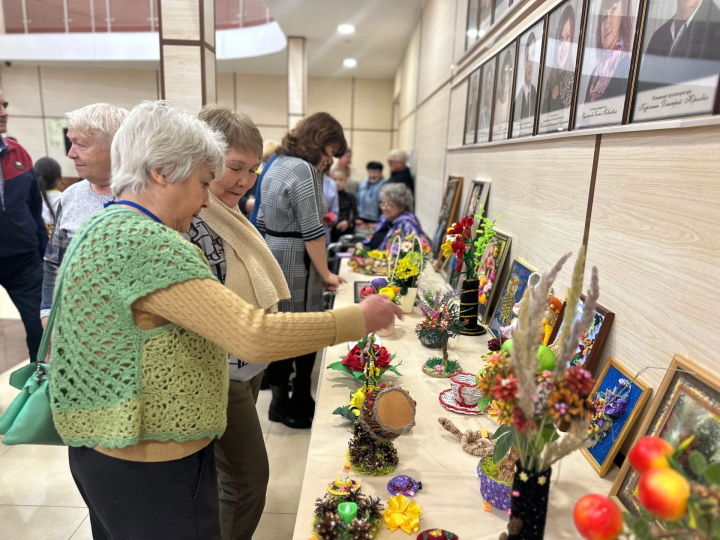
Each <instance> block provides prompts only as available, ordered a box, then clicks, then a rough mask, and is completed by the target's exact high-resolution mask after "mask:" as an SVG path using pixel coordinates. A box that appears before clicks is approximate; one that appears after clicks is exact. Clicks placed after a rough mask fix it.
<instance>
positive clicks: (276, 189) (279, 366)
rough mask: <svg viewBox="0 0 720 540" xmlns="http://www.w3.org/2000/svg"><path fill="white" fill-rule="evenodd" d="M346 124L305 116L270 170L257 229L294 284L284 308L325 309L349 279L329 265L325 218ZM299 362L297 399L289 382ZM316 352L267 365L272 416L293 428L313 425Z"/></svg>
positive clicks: (301, 310) (322, 115)
mask: <svg viewBox="0 0 720 540" xmlns="http://www.w3.org/2000/svg"><path fill="white" fill-rule="evenodd" d="M346 148H347V143H346V141H345V136H344V134H343V129H342V126H340V123H339V122H338V121H337V120H335V119H334V118H333V117H332V116H330V115H329V114H327V113H316V114H313V115H312V116H309V117H307V118H305V119H304V120H301V121H300V122H299V123H298V125H297V126H296V127H295V129H293V130H291V131H290V132H288V134H287V135H286V136H285V137H284V138H283V141H282V145H281V146H280V147H279V148H278V149H277V150H276V154H277V155H278V158H277V159H276V160H275V162H274V163H273V164H272V166H271V167H270V169H268V171H267V172H266V173H265V177H264V179H263V183H262V187H261V189H262V197H261V200H262V203H261V207H260V211H259V213H258V228H261V229H264V230H265V239H266V240H267V243H268V246H269V247H270V251H272V253H273V255H274V256H275V258H276V259H277V261H278V263H279V264H280V268H282V271H283V273H284V274H285V279H286V280H287V283H288V286H289V287H290V294H291V298H290V299H289V300H282V301H281V302H280V303H279V304H278V309H279V311H282V312H292V313H306V312H313V311H322V309H323V287H327V288H329V289H330V290H335V289H337V287H338V286H339V285H340V284H341V283H344V282H345V280H343V279H342V278H341V277H339V276H337V275H335V274H333V273H331V272H330V270H329V269H328V265H327V257H326V253H325V231H324V229H323V226H322V218H323V216H324V215H325V214H326V213H327V205H326V203H325V198H324V196H323V184H322V175H321V174H320V173H319V172H318V171H323V170H325V169H326V168H327V167H328V165H330V164H332V161H333V157H340V156H342V155H343V153H344V152H345V149H346ZM293 362H295V379H294V381H293V393H292V398H289V396H288V381H289V379H290V374H291V373H292V369H293V368H292V364H293ZM314 363H315V354H309V355H305V356H301V357H298V358H293V359H291V360H285V361H281V362H275V363H274V364H271V366H270V367H269V368H268V379H269V383H270V386H271V388H272V393H273V396H272V403H271V404H270V411H269V418H270V420H271V421H273V422H282V423H283V424H285V425H286V426H288V427H292V428H297V429H307V428H309V427H310V426H311V425H312V418H313V415H314V413H315V402H314V401H313V399H312V396H311V395H310V374H311V373H312V369H313V365H314Z"/></svg>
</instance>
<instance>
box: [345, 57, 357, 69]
mask: <svg viewBox="0 0 720 540" xmlns="http://www.w3.org/2000/svg"><path fill="white" fill-rule="evenodd" d="M343 66H345V67H346V68H354V67H355V66H357V60H355V59H354V58H346V59H345V60H343Z"/></svg>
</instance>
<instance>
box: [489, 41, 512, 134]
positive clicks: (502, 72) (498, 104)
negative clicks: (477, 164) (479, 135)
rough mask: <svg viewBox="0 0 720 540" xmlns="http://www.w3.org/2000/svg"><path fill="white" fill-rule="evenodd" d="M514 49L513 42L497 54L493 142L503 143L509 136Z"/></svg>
mask: <svg viewBox="0 0 720 540" xmlns="http://www.w3.org/2000/svg"><path fill="white" fill-rule="evenodd" d="M516 49H517V41H513V42H512V43H510V45H508V46H507V47H505V48H504V49H503V50H502V51H500V54H498V74H497V77H496V80H495V112H494V114H493V121H492V140H493V141H504V140H506V139H508V137H509V135H510V121H511V119H512V117H511V116H510V115H511V114H512V103H513V94H514V92H513V83H514V81H515V76H514V73H515V52H516Z"/></svg>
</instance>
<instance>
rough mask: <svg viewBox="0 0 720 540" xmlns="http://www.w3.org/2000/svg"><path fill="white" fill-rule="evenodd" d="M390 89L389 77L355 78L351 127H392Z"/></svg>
mask: <svg viewBox="0 0 720 540" xmlns="http://www.w3.org/2000/svg"><path fill="white" fill-rule="evenodd" d="M392 90H393V81H391V80H389V79H355V90H354V95H355V102H354V103H355V105H354V110H353V129H392V101H393V99H392Z"/></svg>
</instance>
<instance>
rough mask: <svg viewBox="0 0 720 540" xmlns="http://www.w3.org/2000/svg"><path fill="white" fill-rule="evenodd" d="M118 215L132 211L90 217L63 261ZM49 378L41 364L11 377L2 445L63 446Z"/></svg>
mask: <svg viewBox="0 0 720 540" xmlns="http://www.w3.org/2000/svg"><path fill="white" fill-rule="evenodd" d="M118 212H132V210H126V209H122V208H117V209H113V210H110V211H108V212H105V213H103V214H100V215H98V216H96V217H94V218H91V219H92V221H91V222H90V224H89V225H88V226H87V227H85V228H84V229H83V231H82V233H81V234H80V235H79V237H75V238H73V241H72V242H71V243H70V246H69V247H68V250H67V252H66V253H65V259H69V258H70V257H72V255H73V254H74V253H75V250H76V249H77V246H78V245H79V244H80V243H81V242H82V240H83V239H84V238H85V236H86V235H87V233H88V231H90V230H91V229H92V228H93V227H94V226H95V225H97V223H99V222H100V221H102V220H103V219H105V218H106V217H108V216H109V215H111V214H116V213H118ZM64 268H65V267H64V266H61V267H60V272H59V273H58V276H57V279H56V280H55V290H56V291H60V290H62V284H63V276H64ZM61 299H62V295H61V294H58V295H56V296H55V299H54V300H53V305H52V309H51V310H50V316H49V317H48V321H47V325H46V327H45V332H43V337H42V341H40V350H39V351H38V358H43V359H44V358H45V357H46V356H47V351H48V348H49V346H50V338H51V336H52V330H53V326H54V325H55V316H56V314H57V312H58V311H59V310H60V309H61V304H62V301H61ZM49 378H50V364H44V363H41V362H38V363H37V364H34V363H33V364H28V365H26V366H23V367H21V368H20V369H18V370H17V371H14V372H13V373H12V374H11V375H10V386H13V387H14V388H17V389H19V390H20V393H19V394H18V395H17V397H16V398H15V399H14V400H13V402H12V403H11V404H10V406H9V407H8V408H7V410H6V411H5V412H4V413H3V414H2V416H0V435H4V437H3V440H2V442H3V444H7V445H15V444H44V445H57V446H63V445H64V444H65V443H64V442H63V440H62V438H61V437H60V434H59V433H58V432H57V429H55V424H54V423H53V418H52V411H51V410H50V396H49V394H48V383H49Z"/></svg>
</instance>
